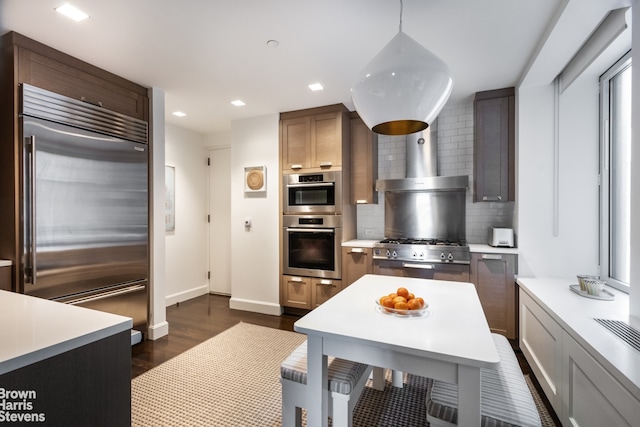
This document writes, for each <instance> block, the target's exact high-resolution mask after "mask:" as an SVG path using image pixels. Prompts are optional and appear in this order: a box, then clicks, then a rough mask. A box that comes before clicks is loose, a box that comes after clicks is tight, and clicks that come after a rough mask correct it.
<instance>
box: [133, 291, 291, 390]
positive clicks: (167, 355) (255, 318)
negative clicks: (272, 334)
mask: <svg viewBox="0 0 640 427" xmlns="http://www.w3.org/2000/svg"><path fill="white" fill-rule="evenodd" d="M298 319H299V317H298V316H294V315H290V314H284V315H282V316H270V315H267V314H260V313H252V312H248V311H240V310H232V309H230V308H229V297H226V296H222V295H209V294H208V295H202V296H200V297H197V298H193V299H190V300H187V301H184V302H181V303H180V304H179V305H172V306H170V307H167V322H169V335H167V336H164V337H162V338H160V339H157V340H155V341H143V342H141V343H140V344H136V345H134V346H133V347H132V358H131V359H132V364H131V365H132V366H131V377H132V378H134V377H137V376H138V375H140V374H141V373H143V372H146V371H148V370H149V369H151V368H153V367H154V366H157V365H159V364H161V363H162V362H165V361H167V360H169V359H171V358H172V357H174V356H177V355H178V354H180V353H182V352H184V351H186V350H188V349H190V348H191V347H194V346H195V345H197V344H200V343H201V342H204V341H206V340H208V339H209V338H211V337H213V336H215V335H217V334H218V333H220V332H222V331H224V330H226V329H228V328H230V327H231V326H233V325H235V324H236V323H239V322H245V323H253V324H254V325H260V326H268V327H271V328H277V329H283V330H286V331H293V323H294V322H295V321H296V320H298Z"/></svg>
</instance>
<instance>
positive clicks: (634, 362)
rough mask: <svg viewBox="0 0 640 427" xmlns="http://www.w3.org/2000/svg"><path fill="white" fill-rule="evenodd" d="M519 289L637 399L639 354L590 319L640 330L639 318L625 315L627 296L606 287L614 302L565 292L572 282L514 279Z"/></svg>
mask: <svg viewBox="0 0 640 427" xmlns="http://www.w3.org/2000/svg"><path fill="white" fill-rule="evenodd" d="M517 282H518V284H519V285H520V288H521V289H522V290H524V291H525V292H526V293H527V294H529V296H531V298H533V299H534V300H535V301H536V302H537V303H538V304H540V305H541V306H542V307H543V308H544V309H545V310H546V311H547V312H548V313H549V315H550V316H551V317H553V319H554V320H555V321H556V322H558V323H559V324H560V325H561V326H562V328H563V329H564V330H565V331H567V332H568V333H569V334H570V335H571V336H572V338H574V339H575V340H576V341H578V342H579V343H580V345H582V346H583V347H584V348H585V349H587V351H588V352H589V353H590V354H591V355H592V356H593V357H594V358H595V359H596V360H597V361H598V362H599V363H600V364H601V365H603V366H605V367H606V368H607V369H608V370H609V372H610V373H611V374H612V375H613V376H614V377H615V378H616V379H617V380H618V381H620V382H621V383H622V384H624V386H625V387H626V388H627V389H628V390H629V391H630V392H631V393H633V394H634V395H635V397H636V398H637V399H640V352H639V351H637V350H635V349H633V348H632V347H631V346H629V345H628V344H626V343H625V342H623V341H622V340H621V339H620V338H618V337H616V336H615V335H614V334H613V333H612V332H610V331H609V330H607V329H605V328H604V327H603V326H601V325H600V324H599V323H597V322H596V321H595V320H593V319H594V318H601V319H611V320H621V321H623V322H626V323H627V324H629V325H631V326H632V327H634V328H635V329H637V330H640V319H636V318H632V317H630V316H629V296H628V295H627V294H625V293H623V292H620V291H617V290H616V289H614V288H611V287H609V286H607V287H606V289H607V290H608V291H609V292H611V293H612V294H615V300H613V301H603V300H596V299H591V298H585V297H582V296H580V295H578V294H576V293H575V292H572V291H571V290H570V289H569V285H574V284H577V279H576V280H571V279H555V278H527V277H519V278H518V279H517Z"/></svg>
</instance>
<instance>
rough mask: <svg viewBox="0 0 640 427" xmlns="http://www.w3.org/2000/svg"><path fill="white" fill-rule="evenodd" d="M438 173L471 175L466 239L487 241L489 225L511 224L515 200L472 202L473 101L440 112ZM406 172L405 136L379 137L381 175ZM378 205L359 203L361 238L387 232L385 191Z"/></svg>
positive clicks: (392, 176)
mask: <svg viewBox="0 0 640 427" xmlns="http://www.w3.org/2000/svg"><path fill="white" fill-rule="evenodd" d="M437 126H438V138H437V143H438V174H439V175H443V176H457V175H467V176H469V189H468V190H467V222H466V228H467V241H468V243H487V231H488V228H489V227H490V226H502V227H512V225H513V214H514V208H515V204H514V203H513V202H504V203H498V202H490V203H488V202H478V203H474V202H473V136H474V132H473V103H469V104H464V105H455V106H450V107H445V108H444V109H443V110H442V112H441V113H440V115H439V116H438V123H437ZM405 176H406V137H405V136H387V135H380V136H379V137H378V179H398V178H404V177H405ZM378 200H379V202H378V204H377V205H358V207H357V220H358V225H357V237H358V239H367V240H372V239H374V240H375V239H382V238H383V237H385V236H384V194H382V193H381V194H379V197H378Z"/></svg>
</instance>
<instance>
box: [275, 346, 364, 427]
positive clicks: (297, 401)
mask: <svg viewBox="0 0 640 427" xmlns="http://www.w3.org/2000/svg"><path fill="white" fill-rule="evenodd" d="M327 359H328V362H327V363H328V367H327V370H328V372H327V376H328V378H329V394H330V399H329V415H330V416H331V418H332V422H333V424H332V425H333V426H334V427H350V426H351V423H352V419H353V409H354V408H355V406H356V403H357V402H358V398H359V397H360V394H361V393H362V390H363V389H364V386H365V385H366V383H367V379H368V378H369V375H370V374H371V371H372V369H373V368H372V367H371V366H369V365H365V364H363V363H356V362H352V361H349V360H343V359H338V358H335V357H328V358H327ZM280 383H281V384H282V426H283V427H293V426H296V427H299V426H300V425H301V423H302V410H301V409H302V408H305V407H306V406H307V403H306V402H307V387H306V385H307V342H306V341H305V342H304V343H302V344H301V345H300V346H298V347H297V348H296V349H295V350H293V352H291V354H290V355H289V356H288V357H287V358H286V359H285V360H284V362H282V365H281V366H280Z"/></svg>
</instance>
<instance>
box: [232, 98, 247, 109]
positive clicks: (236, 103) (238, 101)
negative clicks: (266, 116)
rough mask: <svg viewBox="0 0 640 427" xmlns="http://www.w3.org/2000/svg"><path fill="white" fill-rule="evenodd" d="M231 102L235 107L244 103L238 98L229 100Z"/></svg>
mask: <svg viewBox="0 0 640 427" xmlns="http://www.w3.org/2000/svg"><path fill="white" fill-rule="evenodd" d="M231 103H232V104H233V105H235V106H236V107H242V106H243V105H245V103H244V102H242V101H240V100H239V99H236V100H235V101H231Z"/></svg>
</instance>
